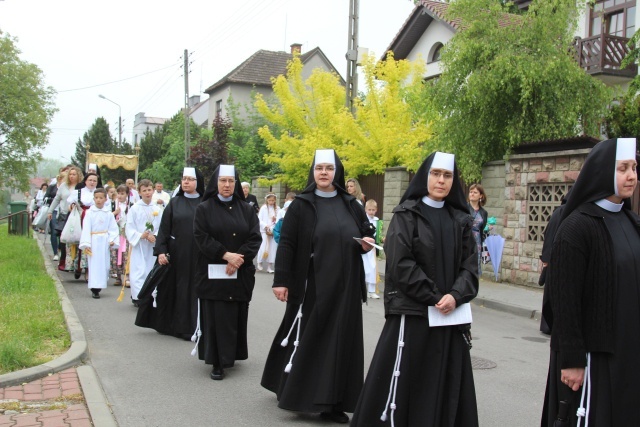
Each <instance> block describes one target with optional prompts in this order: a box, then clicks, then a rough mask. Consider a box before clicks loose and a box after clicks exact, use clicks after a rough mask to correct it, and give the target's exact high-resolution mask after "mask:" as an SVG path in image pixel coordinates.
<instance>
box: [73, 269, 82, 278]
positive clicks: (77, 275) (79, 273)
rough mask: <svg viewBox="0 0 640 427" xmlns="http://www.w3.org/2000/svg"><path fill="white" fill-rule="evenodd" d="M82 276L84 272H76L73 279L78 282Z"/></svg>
mask: <svg viewBox="0 0 640 427" xmlns="http://www.w3.org/2000/svg"><path fill="white" fill-rule="evenodd" d="M80 276H82V270H74V272H73V277H74V278H75V279H76V280H78V279H79V278H80Z"/></svg>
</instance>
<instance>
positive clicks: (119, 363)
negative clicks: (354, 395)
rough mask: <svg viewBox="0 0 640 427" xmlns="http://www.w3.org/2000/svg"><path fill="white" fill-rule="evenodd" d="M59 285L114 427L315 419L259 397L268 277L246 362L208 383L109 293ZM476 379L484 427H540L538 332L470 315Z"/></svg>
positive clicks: (267, 327)
mask: <svg viewBox="0 0 640 427" xmlns="http://www.w3.org/2000/svg"><path fill="white" fill-rule="evenodd" d="M59 275H60V278H61V280H62V282H63V284H64V287H65V289H66V291H67V293H68V295H69V298H70V299H71V302H72V304H73V306H74V308H75V310H76V312H77V314H78V316H79V317H80V320H81V322H82V324H83V326H84V328H85V333H86V336H87V339H88V341H89V352H90V360H89V363H91V364H92V365H93V367H94V368H95V370H96V372H97V374H98V376H99V378H100V381H101V383H102V386H103V388H104V391H105V394H106V396H107V399H108V401H109V403H110V404H111V406H112V409H113V413H114V414H115V418H116V421H117V422H118V424H119V425H120V427H143V426H212V425H213V426H258V425H259V426H261V427H269V426H286V425H291V426H307V425H308V426H314V425H329V424H330V423H327V422H325V421H322V420H320V419H319V417H318V416H317V415H307V414H298V413H292V412H288V411H284V410H281V409H278V407H277V406H276V399H275V395H273V394H272V393H271V392H269V391H267V390H265V389H263V388H262V387H260V378H261V375H262V369H263V364H264V361H265V359H266V356H267V352H268V350H269V347H270V345H271V341H272V339H273V337H274V334H275V332H276V330H277V329H278V326H279V324H280V321H281V317H282V314H283V312H284V304H283V303H281V302H278V301H277V300H276V299H275V298H274V297H273V294H272V292H271V279H272V276H271V275H268V274H266V273H258V274H257V278H256V288H255V291H254V295H253V301H252V302H251V307H250V311H249V359H248V360H246V361H241V362H237V363H236V367H234V368H232V369H228V370H226V372H227V377H226V378H225V379H224V380H223V381H212V380H211V379H209V372H210V370H211V367H210V366H207V365H205V364H204V363H203V362H201V361H199V360H198V359H197V357H192V356H191V355H190V353H191V350H192V348H193V344H192V343H191V342H188V341H183V340H180V339H177V338H173V337H168V336H163V335H160V334H158V333H156V332H155V331H153V330H150V329H143V328H139V327H137V326H135V325H134V319H135V315H136V309H135V307H133V305H132V304H131V303H130V301H129V294H128V290H127V296H126V298H125V299H124V301H123V302H120V303H119V302H116V299H117V297H118V295H119V290H120V288H118V287H115V286H109V288H108V289H106V290H103V292H102V294H101V295H102V298H101V299H99V300H94V299H92V298H91V294H90V291H89V290H88V289H87V285H86V284H85V282H84V280H74V278H73V275H72V274H70V273H60V274H59ZM363 313H364V324H365V330H364V345H365V363H366V364H367V366H368V363H369V361H370V360H371V357H372V355H373V351H374V349H375V345H376V343H377V340H378V336H379V333H380V331H381V329H382V326H383V323H384V316H383V313H384V310H383V304H382V301H381V300H374V301H370V302H369V304H368V305H366V306H364V308H363ZM473 316H474V324H473V328H472V333H473V337H474V340H473V349H472V350H471V352H472V353H471V354H472V357H473V358H474V377H475V384H476V394H477V398H478V410H479V414H480V425H481V426H534V425H539V420H540V414H541V407H542V401H543V397H544V387H545V382H546V375H547V363H548V355H549V341H548V339H547V338H546V337H544V336H542V335H540V333H539V332H538V324H537V322H535V321H533V320H529V319H525V318H523V317H517V316H514V315H510V314H507V313H503V312H499V311H494V310H491V309H485V308H481V307H478V306H473Z"/></svg>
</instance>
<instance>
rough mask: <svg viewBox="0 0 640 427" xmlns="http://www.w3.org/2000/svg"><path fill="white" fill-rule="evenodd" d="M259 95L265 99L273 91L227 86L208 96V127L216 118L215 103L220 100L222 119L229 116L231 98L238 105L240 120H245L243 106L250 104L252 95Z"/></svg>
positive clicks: (236, 85)
mask: <svg viewBox="0 0 640 427" xmlns="http://www.w3.org/2000/svg"><path fill="white" fill-rule="evenodd" d="M254 92H255V93H261V94H263V95H264V96H265V97H267V96H269V95H271V94H272V93H273V91H272V90H271V88H270V87H268V88H267V87H262V86H260V87H253V86H249V85H246V84H229V85H225V86H223V87H221V88H219V89H218V90H216V91H214V92H211V93H210V94H209V127H211V126H212V125H213V121H214V119H215V117H216V103H217V102H218V101H220V100H222V117H226V116H227V115H229V109H228V104H229V96H230V95H231V97H232V98H233V103H234V104H237V105H240V109H239V111H238V115H239V116H240V118H243V119H244V118H246V117H247V114H246V110H245V108H244V107H243V106H244V105H248V104H251V103H252V102H253V99H252V98H251V95H252V93H254Z"/></svg>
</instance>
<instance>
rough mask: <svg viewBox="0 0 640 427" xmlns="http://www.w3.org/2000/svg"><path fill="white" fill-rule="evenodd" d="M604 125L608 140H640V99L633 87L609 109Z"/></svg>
mask: <svg viewBox="0 0 640 427" xmlns="http://www.w3.org/2000/svg"><path fill="white" fill-rule="evenodd" d="M604 125H605V133H606V134H607V136H608V137H609V138H619V137H627V136H634V137H636V138H640V97H639V96H638V95H637V91H636V90H635V88H634V87H629V91H628V92H627V93H626V94H624V95H623V96H622V97H621V98H620V99H619V100H618V102H617V103H614V104H613V105H612V106H611V107H610V108H609V111H608V112H607V116H606V118H605V122H604Z"/></svg>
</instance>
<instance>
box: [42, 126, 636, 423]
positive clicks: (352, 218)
mask: <svg viewBox="0 0 640 427" xmlns="http://www.w3.org/2000/svg"><path fill="white" fill-rule="evenodd" d="M636 165H637V163H636V142H635V139H630V138H629V139H622V138H621V139H613V140H608V141H603V142H601V143H599V144H597V145H596V146H595V148H594V149H593V150H592V152H591V154H590V155H589V156H588V157H587V160H586V162H585V164H584V167H583V172H584V173H581V174H580V176H579V178H578V180H577V181H576V183H575V185H574V188H573V190H572V192H571V194H570V195H569V196H568V197H567V199H566V205H564V206H563V208H562V209H561V210H560V211H558V213H557V214H556V215H554V218H555V219H554V226H553V227H552V228H550V230H551V229H552V230H553V231H549V233H548V234H551V235H550V236H547V237H546V240H547V245H546V246H547V249H546V250H545V256H544V260H545V264H544V265H545V275H544V277H545V279H544V280H543V281H544V283H546V285H547V288H548V296H546V297H545V308H544V312H545V317H546V321H547V322H548V324H549V325H548V327H549V332H550V333H551V357H550V364H549V376H548V382H547V390H546V396H545V402H544V413H543V416H542V425H545V426H546V425H549V426H551V425H565V424H556V422H557V421H563V422H565V421H566V422H570V423H571V424H570V425H575V424H576V422H577V423H579V422H580V421H584V423H585V425H588V424H589V423H591V425H629V424H628V421H629V420H632V419H634V418H633V416H632V413H633V412H632V411H633V409H634V408H633V406H634V402H635V400H636V399H635V398H634V396H635V394H634V393H633V389H632V387H633V386H634V385H635V383H636V381H635V379H636V377H637V376H638V375H637V374H635V373H634V372H635V371H634V370H633V369H630V368H632V367H633V365H632V363H633V360H634V357H635V355H636V354H637V353H638V352H639V351H640V334H639V333H638V330H639V326H638V325H640V309H639V307H640V305H638V303H637V301H640V289H639V286H638V283H639V282H640V279H639V277H638V272H637V271H636V270H637V269H636V268H635V267H634V266H636V265H639V264H640V259H638V257H639V255H638V254H640V239H639V237H640V226H639V225H638V224H640V218H638V216H637V215H635V214H634V213H633V212H632V211H631V210H630V203H629V200H630V197H631V195H632V194H633V193H634V191H635V188H636V184H637V174H636ZM180 178H181V184H180V186H179V187H178V188H177V189H176V191H175V192H174V194H173V195H169V194H168V193H166V192H164V190H163V185H162V183H156V184H155V185H154V184H153V183H152V182H151V181H148V180H145V179H143V180H141V181H140V182H139V183H138V184H137V187H136V186H135V185H134V182H133V180H127V182H126V184H124V185H119V186H117V187H115V186H108V187H107V188H103V187H102V182H101V179H100V172H99V169H98V168H97V167H96V166H95V165H90V167H89V169H88V170H87V171H86V172H83V171H81V170H80V169H78V168H77V167H74V166H69V167H66V168H64V170H61V171H60V175H59V176H58V177H56V179H55V182H54V181H52V183H51V184H50V185H49V186H48V188H45V187H44V186H43V188H41V192H42V194H41V195H40V194H39V196H37V197H36V199H37V200H42V201H41V202H36V203H40V204H41V206H47V203H48V202H47V199H49V200H50V203H49V204H50V206H49V212H50V213H49V218H50V220H51V229H52V230H53V231H52V235H57V236H61V235H62V236H63V237H64V235H65V229H66V228H67V225H68V224H69V221H70V218H69V217H70V216H71V215H72V213H73V212H75V213H76V215H77V216H79V217H80V222H81V236H80V238H79V240H78V242H72V241H69V240H67V241H66V242H65V241H64V240H65V239H64V238H63V239H62V240H63V241H61V242H57V241H56V242H54V240H57V239H54V238H53V237H52V242H51V243H52V250H53V251H54V254H55V255H56V258H54V259H56V260H57V261H59V267H58V268H59V269H61V270H67V271H73V272H74V273H75V275H76V278H79V277H80V275H81V273H82V272H83V271H84V272H85V280H87V282H88V287H89V288H90V289H91V292H92V296H93V297H94V298H100V291H101V290H102V289H104V288H106V287H107V282H108V281H109V278H110V276H111V275H113V276H114V277H117V280H116V281H115V282H114V283H115V284H117V285H122V286H127V284H128V285H130V287H131V299H132V301H133V303H134V305H136V306H138V310H139V311H138V318H137V320H136V324H137V325H139V326H144V327H152V328H155V329H156V330H158V332H161V333H163V334H170V335H174V336H176V337H179V338H182V339H187V340H188V339H191V340H192V341H194V342H195V348H194V351H193V354H194V355H195V354H197V355H198V357H199V359H200V360H203V361H204V363H205V364H207V365H211V366H212V370H211V373H210V377H211V379H213V380H222V379H224V378H225V377H226V375H227V372H226V371H225V370H228V369H230V368H232V367H233V366H234V364H235V362H236V361H238V360H245V359H247V358H248V357H249V351H248V348H249V345H248V338H247V337H248V334H247V328H248V323H249V322H248V316H249V304H250V301H251V299H252V295H253V289H254V285H255V274H256V271H263V270H266V273H268V274H273V285H272V290H273V294H274V296H275V298H276V299H278V300H279V301H282V302H284V303H285V304H286V307H285V309H284V315H283V318H282V322H281V324H280V327H279V328H278V330H277V332H276V334H275V337H274V339H273V342H272V345H271V348H270V350H269V354H268V356H267V359H266V362H265V367H264V371H263V375H262V379H261V385H262V386H263V387H264V388H266V389H267V390H269V391H271V392H273V393H274V394H275V396H276V399H277V401H278V406H279V407H280V408H282V409H285V410H291V411H298V412H307V413H320V415H321V417H322V418H323V419H325V420H328V421H332V422H336V423H349V422H351V423H352V425H354V426H378V425H380V426H394V425H398V426H432V427H437V426H465V427H467V426H470V427H473V426H477V425H478V410H477V405H476V394H475V385H474V379H473V371H472V367H471V356H470V349H471V333H470V327H471V311H470V310H471V309H470V306H469V302H470V301H471V300H473V299H474V298H475V297H476V295H477V293H478V283H479V275H480V271H481V263H480V253H481V251H482V243H483V240H484V234H485V233H484V229H485V225H486V223H487V212H486V210H485V209H484V208H483V206H484V205H485V203H486V202H487V195H486V193H485V191H484V189H483V188H482V186H481V185H479V184H474V185H471V186H470V187H469V190H468V193H467V194H465V193H464V191H463V186H462V183H461V181H460V177H459V172H458V167H457V164H456V159H455V156H454V155H453V154H450V153H444V152H435V153H432V154H431V155H430V156H428V157H427V158H426V159H425V160H424V162H423V163H422V165H421V166H420V168H419V169H418V170H417V171H416V173H415V176H414V177H413V179H412V180H411V182H410V183H409V186H408V188H407V190H406V191H405V193H404V195H403V196H402V198H401V200H400V203H399V204H398V206H396V207H395V209H394V210H393V214H394V215H393V217H392V220H391V222H390V223H389V225H388V227H387V228H386V235H385V236H383V235H382V221H381V220H380V219H379V218H377V217H376V213H377V203H376V201H375V200H372V199H369V200H367V198H366V197H365V195H364V194H363V193H362V190H361V188H360V185H359V183H358V181H357V180H355V179H349V180H347V181H345V176H344V168H343V166H342V162H341V160H340V158H339V156H338V154H337V153H336V152H335V151H334V150H317V151H316V152H315V156H314V159H313V162H312V164H311V167H310V171H309V178H308V182H307V186H306V188H305V189H304V190H303V191H302V192H301V193H300V194H298V195H296V194H295V193H289V194H287V195H286V198H285V201H284V203H283V205H282V207H280V206H279V204H278V199H277V195H276V194H275V193H267V194H266V195H265V197H264V203H263V204H262V205H261V206H259V204H258V201H257V199H256V198H255V196H253V195H251V194H250V188H249V185H248V183H244V182H243V183H241V182H240V180H239V172H238V170H236V168H235V166H234V165H219V166H218V168H217V169H216V170H215V172H214V173H213V176H211V178H210V181H209V183H208V185H207V186H206V187H205V185H204V177H203V176H202V174H201V173H200V172H199V171H198V170H197V169H195V168H189V167H187V168H185V169H184V171H183V176H182V177H180ZM129 181H131V182H129ZM52 187H54V188H55V189H54V190H52ZM380 245H384V253H385V257H386V275H385V285H384V308H385V324H384V327H383V329H382V331H381V334H380V337H379V341H378V344H377V347H376V350H375V353H374V356H373V359H372V361H371V363H370V367H369V370H368V373H367V375H366V379H365V376H364V366H365V361H364V345H363V317H362V303H363V302H366V301H367V300H368V299H377V298H379V296H378V290H377V284H378V278H377V272H376V265H377V257H376V250H380V249H382V247H381V246H380ZM376 248H377V249H376ZM127 266H128V268H127ZM123 289H124V288H123ZM454 312H455V313H456V314H455V315H452V313H454ZM143 313H144V316H146V317H145V318H144V319H141V314H143ZM149 313H151V314H150V315H149ZM149 316H151V317H149ZM349 412H351V413H353V417H352V419H351V420H350V418H349V416H348V415H347V413H349ZM566 425H569V424H566ZM578 425H579V424H578Z"/></svg>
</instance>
